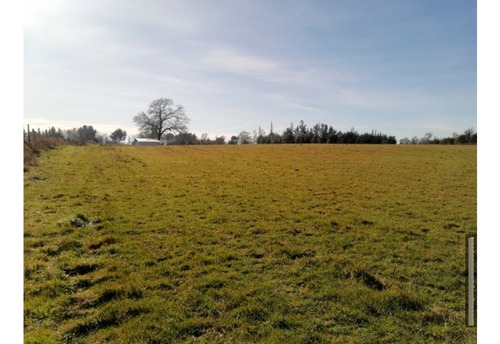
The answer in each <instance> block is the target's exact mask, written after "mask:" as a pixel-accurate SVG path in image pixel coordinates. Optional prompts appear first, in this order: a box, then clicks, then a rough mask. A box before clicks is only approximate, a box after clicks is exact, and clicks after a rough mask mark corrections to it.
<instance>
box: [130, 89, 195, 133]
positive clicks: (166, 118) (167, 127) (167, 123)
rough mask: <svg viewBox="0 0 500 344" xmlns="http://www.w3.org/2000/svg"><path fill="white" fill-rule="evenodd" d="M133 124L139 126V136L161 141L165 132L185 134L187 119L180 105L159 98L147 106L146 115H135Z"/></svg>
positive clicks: (142, 113) (143, 113)
mask: <svg viewBox="0 0 500 344" xmlns="http://www.w3.org/2000/svg"><path fill="white" fill-rule="evenodd" d="M134 122H135V123H136V124H137V125H138V126H139V129H140V131H141V135H144V136H146V137H150V138H155V139H157V140H161V139H162V137H163V135H165V134H166V133H167V132H172V131H175V132H178V133H182V132H185V131H186V130H187V126H186V125H187V123H189V119H188V118H187V116H186V114H185V112H184V107H183V106H182V105H177V104H174V102H173V100H172V99H168V98H160V99H157V100H155V101H153V102H152V103H151V104H150V105H149V108H148V110H147V113H145V112H141V113H139V114H137V116H135V117H134Z"/></svg>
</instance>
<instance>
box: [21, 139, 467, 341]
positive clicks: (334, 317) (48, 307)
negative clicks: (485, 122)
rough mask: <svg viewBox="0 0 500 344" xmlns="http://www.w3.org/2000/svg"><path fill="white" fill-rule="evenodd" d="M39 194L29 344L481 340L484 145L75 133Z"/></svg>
mask: <svg viewBox="0 0 500 344" xmlns="http://www.w3.org/2000/svg"><path fill="white" fill-rule="evenodd" d="M24 199H25V201H24V202H25V210H24V217H25V218H24V237H25V239H24V249H25V254H24V258H25V261H24V266H25V284H24V294H25V302H24V311H25V321H24V326H25V342H26V343H64V342H68V343H151V344H152V343H180V342H186V343H191V342H197V343H223V342H226V343H254V342H262V343H281V342H285V341H286V342H287V343H473V342H475V340H476V332H475V329H473V328H467V327H466V326H465V323H466V322H465V314H466V310H465V284H466V277H465V276H466V266H465V235H466V234H475V233H476V147H475V146H357V145H349V146H344V145H271V146H266V145H257V146H255V145H248V146H192V147H180V146H176V147H128V146H127V147H124V146H113V147H111V146H109V147H106V146H104V147H99V146H87V147H72V146H67V147H62V148H58V149H55V150H52V151H48V152H45V153H43V154H42V157H41V158H40V160H39V162H38V166H36V167H30V168H29V169H28V171H27V172H25V181H24Z"/></svg>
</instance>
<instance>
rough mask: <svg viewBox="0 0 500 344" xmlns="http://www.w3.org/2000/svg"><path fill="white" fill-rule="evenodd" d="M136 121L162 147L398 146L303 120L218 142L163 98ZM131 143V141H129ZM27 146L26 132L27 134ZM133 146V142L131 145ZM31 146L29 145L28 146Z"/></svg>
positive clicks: (117, 139) (85, 134)
mask: <svg viewBox="0 0 500 344" xmlns="http://www.w3.org/2000/svg"><path fill="white" fill-rule="evenodd" d="M133 121H134V122H135V123H136V125H137V126H138V129H139V137H143V138H152V139H156V140H158V141H160V142H161V143H162V144H169V145H195V144H205V145H222V144H280V143H287V144H294V143H298V144H314V143H324V144H396V143H397V140H396V137H395V136H392V135H387V134H383V133H381V132H379V131H376V130H372V131H371V132H370V133H359V132H357V131H356V130H355V129H354V128H351V130H349V131H341V130H336V129H334V128H333V126H331V125H328V124H324V123H317V124H315V125H313V126H311V127H308V126H307V124H306V123H304V121H303V120H301V121H300V123H299V124H298V125H296V126H294V125H293V123H291V124H290V126H289V127H288V128H286V129H285V130H284V131H283V132H282V133H281V134H279V133H275V132H274V130H273V124H272V123H271V130H270V132H269V133H268V134H267V133H266V132H265V131H264V130H262V129H261V128H260V127H259V129H258V131H256V130H254V131H253V133H251V132H248V131H242V132H240V133H239V134H238V135H233V136H231V138H230V139H229V140H226V137H224V136H220V137H216V138H215V139H214V140H212V139H210V138H209V137H208V134H206V133H204V134H202V135H201V137H197V135H196V134H194V133H190V132H188V131H187V124H188V123H189V118H188V117H187V116H186V113H185V110H184V107H183V106H182V105H178V104H175V103H174V102H173V100H172V99H168V98H160V99H157V100H155V101H153V102H152V103H151V104H150V105H149V107H148V109H147V110H146V111H143V112H140V113H139V114H137V115H136V116H135V117H134V118H133ZM27 134H28V135H27V136H28V141H29V140H31V138H33V139H36V138H54V139H57V140H64V141H66V142H68V143H71V144H78V145H83V144H88V143H91V144H92V143H98V144H108V143H123V142H124V140H125V139H126V137H127V132H126V131H124V130H122V129H120V128H118V129H116V130H115V131H114V132H113V133H111V134H110V135H109V136H108V135H105V134H100V133H98V132H97V130H96V129H94V128H93V126H91V125H84V126H82V127H79V128H73V129H70V130H66V131H62V130H61V129H56V128H54V127H51V128H49V129H46V130H44V131H40V129H38V131H35V130H31V131H30V130H29V127H28V133H27ZM129 141H130V138H129ZM25 142H26V132H25ZM129 143H130V142H129ZM399 143H400V144H476V143H477V133H476V132H474V130H473V129H467V130H466V131H465V132H464V133H463V134H460V135H459V134H456V133H455V134H453V137H447V138H443V139H440V138H437V137H434V136H433V135H432V133H427V134H425V135H424V136H423V137H421V138H418V137H416V136H415V137H413V138H412V139H409V138H406V137H405V138H403V139H401V140H400V141H399ZM28 144H29V143H28Z"/></svg>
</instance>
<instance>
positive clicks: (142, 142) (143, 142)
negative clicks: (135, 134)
mask: <svg viewBox="0 0 500 344" xmlns="http://www.w3.org/2000/svg"><path fill="white" fill-rule="evenodd" d="M132 144H133V145H135V146H158V145H160V141H159V140H155V139H135V140H134V142H133V143H132Z"/></svg>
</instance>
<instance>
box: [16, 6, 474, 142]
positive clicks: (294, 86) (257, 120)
mask: <svg viewBox="0 0 500 344" xmlns="http://www.w3.org/2000/svg"><path fill="white" fill-rule="evenodd" d="M476 24H477V21H476V1H456V0H453V1H444V0H440V1H435V0H431V1H427V0H425V1H422V0H419V1H405V0H399V1H384V0H383V1H369V0H365V1H353V0H349V1H131V0H126V1H95V0H92V1H73V0H72V1H68V0H66V1H57V0H48V1H43V5H42V2H39V1H27V6H26V13H25V26H24V65H25V70H24V90H25V91H24V123H25V124H28V123H29V124H31V126H32V127H41V128H46V127H49V126H55V127H56V128H57V127H61V128H62V129H67V128H72V127H76V126H80V125H83V124H87V125H93V126H94V128H96V129H97V130H98V131H100V132H102V133H108V134H109V133H111V132H112V131H113V130H114V129H116V128H122V129H125V130H127V132H128V133H129V134H135V133H136V127H135V125H134V123H133V121H132V118H133V117H134V116H135V115H136V114H137V113H138V112H141V111H144V110H146V109H147V107H148V105H149V103H151V101H153V100H155V99H157V98H161V97H166V98H172V99H173V100H174V102H176V103H179V104H182V105H183V106H184V107H185V109H186V112H187V115H188V117H189V118H190V119H191V122H190V124H189V126H188V127H189V130H190V131H192V132H195V133H197V134H201V133H204V132H206V133H209V135H210V136H211V137H214V136H215V135H219V136H220V135H225V136H226V137H228V138H229V137H230V136H231V135H234V134H238V133H239V132H240V131H243V130H246V131H253V130H256V129H257V128H258V127H259V126H261V127H262V128H263V129H264V130H266V131H267V132H268V131H269V127H270V123H271V121H272V122H273V125H274V128H275V131H277V132H281V131H282V130H283V129H284V128H285V127H288V126H289V125H290V123H291V122H293V123H294V124H298V123H299V121H300V120H304V121H305V123H306V124H308V125H309V126H312V125H314V124H315V123H326V124H330V125H333V126H334V128H336V129H338V130H343V131H344V130H349V129H350V128H351V127H355V128H356V130H358V131H360V132H366V131H368V132H369V131H371V130H378V131H382V132H384V133H387V134H390V135H395V136H396V137H397V138H398V139H401V138H403V137H405V136H407V137H412V136H415V135H416V136H419V137H420V136H423V135H424V134H425V133H427V132H432V133H433V134H434V135H436V136H438V137H445V136H451V135H452V134H453V132H462V131H463V130H465V129H467V128H470V127H472V128H474V129H476V128H477V115H476V90H477V87H476V42H477V38H476V37H477V34H476Z"/></svg>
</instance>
